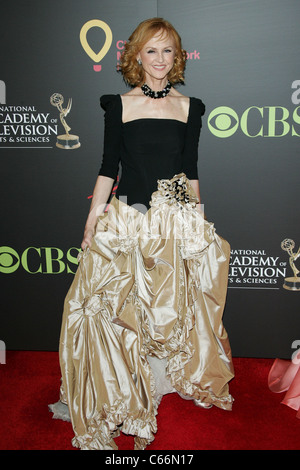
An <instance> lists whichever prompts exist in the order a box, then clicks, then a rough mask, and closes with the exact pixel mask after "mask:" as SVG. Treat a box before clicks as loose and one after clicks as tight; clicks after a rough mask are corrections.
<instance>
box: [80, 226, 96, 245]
mask: <svg viewBox="0 0 300 470" xmlns="http://www.w3.org/2000/svg"><path fill="white" fill-rule="evenodd" d="M93 236H94V230H92V229H91V228H86V229H85V231H84V234H83V240H82V242H81V249H82V250H85V249H86V248H87V247H88V248H90V247H91V245H92V238H93Z"/></svg>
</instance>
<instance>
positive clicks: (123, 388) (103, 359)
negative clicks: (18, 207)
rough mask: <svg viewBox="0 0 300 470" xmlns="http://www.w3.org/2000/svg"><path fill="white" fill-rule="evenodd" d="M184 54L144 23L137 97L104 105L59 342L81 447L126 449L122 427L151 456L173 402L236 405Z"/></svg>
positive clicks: (126, 72)
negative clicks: (165, 408) (184, 86)
mask: <svg viewBox="0 0 300 470" xmlns="http://www.w3.org/2000/svg"><path fill="white" fill-rule="evenodd" d="M185 59H186V53H185V51H183V50H182V47H181V40H180V37H179V36H178V33H177V32H176V31H175V29H174V28H173V26H172V25H170V24H169V23H168V22H167V21H165V20H163V19H160V18H154V19H150V20H146V21H144V22H143V23H141V24H140V25H139V26H138V27H137V29H136V30H135V31H134V32H133V34H132V35H131V37H130V38H129V41H128V43H127V44H126V47H125V51H124V54H123V57H122V63H121V71H122V73H123V76H124V78H125V80H126V81H127V82H128V83H129V84H130V85H131V86H133V88H132V89H131V91H129V92H128V93H126V94H124V95H122V96H120V95H106V96H103V97H102V98H101V104H102V106H103V108H104V109H105V136H104V154H103V161H102V165H101V168H100V171H99V176H98V179H97V182H96V185H95V189H94V193H93V199H92V204H91V209H90V212H89V215H88V218H87V222H86V227H85V231H84V237H83V241H82V245H81V246H82V249H83V252H82V253H81V259H80V263H79V267H78V271H77V273H76V275H75V278H74V281H73V284H72V286H71V288H70V291H69V293H68V295H67V298H66V300H65V310H64V316H63V324H62V331H61V339H60V365H61V371H62V387H61V401H60V403H65V404H66V405H67V406H68V410H69V414H70V419H71V422H72V425H73V429H74V433H75V437H74V439H73V441H72V442H73V445H74V446H76V447H80V448H81V449H116V445H115V442H114V440H113V438H114V436H116V435H117V433H119V432H120V430H122V432H124V433H126V434H132V435H134V436H135V449H144V448H145V447H146V446H147V445H148V444H149V443H150V442H151V441H152V440H153V439H154V434H155V432H156V430H157V429H156V414H157V410H158V405H159V403H160V399H161V397H162V395H164V394H166V393H172V392H177V393H179V394H180V395H181V396H182V397H183V398H186V399H191V400H194V402H195V404H196V405H198V406H202V407H204V408H208V407H211V406H212V405H215V406H217V407H219V408H222V409H226V410H230V409H231V406H232V401H233V399H232V397H231V395H230V394H229V390H228V382H229V381H230V380H231V379H232V377H233V367H232V360H231V351H230V345H229V341H228V337H227V333H226V331H225V329H224V327H223V324H222V314H223V309H224V304H225V298H226V289H227V275H228V260H229V252H230V250H229V245H228V243H227V242H226V241H225V240H223V239H221V238H220V237H219V236H218V235H217V234H216V233H215V230H214V227H213V224H210V223H208V222H207V221H206V220H205V219H204V217H203V215H202V212H201V208H200V191H199V184H198V170H197V160H198V140H199V135H200V130H201V116H202V115H203V114H204V105H203V103H202V101H201V100H200V99H196V98H187V97H185V96H183V95H182V94H181V93H179V92H178V91H176V90H175V88H173V85H174V84H175V83H179V82H182V81H183V72H184V68H185ZM119 162H121V167H122V174H121V178H120V182H119V185H118V188H117V191H116V194H115V195H114V196H113V197H112V199H111V201H110V203H109V207H108V210H105V208H106V203H107V201H108V200H109V197H110V194H111V191H112V188H113V184H114V182H115V179H116V177H117V175H118V171H119ZM51 409H52V410H53V411H54V412H55V417H59V416H60V415H59V412H57V411H56V406H55V405H54V406H53V405H52V407H51Z"/></svg>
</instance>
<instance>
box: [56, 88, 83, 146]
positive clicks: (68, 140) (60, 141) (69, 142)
mask: <svg viewBox="0 0 300 470" xmlns="http://www.w3.org/2000/svg"><path fill="white" fill-rule="evenodd" d="M63 102H64V98H63V96H62V95H61V94H60V93H54V94H53V95H52V96H51V98H50V103H51V104H52V106H55V107H56V108H57V109H58V110H59V116H60V120H61V123H62V125H63V126H64V128H65V131H66V133H65V134H63V135H58V136H57V142H56V147H59V148H61V149H66V150H70V149H71V150H72V149H77V148H78V147H80V142H79V137H78V135H72V134H69V131H70V130H71V127H69V126H68V124H67V123H66V121H65V117H66V116H67V115H68V114H69V112H70V111H71V107H72V99H70V100H69V101H68V106H67V107H66V108H63V106H62V105H63Z"/></svg>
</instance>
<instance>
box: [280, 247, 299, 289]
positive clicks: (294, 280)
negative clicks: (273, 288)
mask: <svg viewBox="0 0 300 470" xmlns="http://www.w3.org/2000/svg"><path fill="white" fill-rule="evenodd" d="M281 248H282V249H283V250H284V251H287V252H288V254H289V255H290V259H289V262H290V266H291V268H292V271H293V273H294V276H293V277H287V278H285V280H284V284H283V287H284V288H285V289H287V290H293V291H300V277H298V274H299V272H300V271H299V270H298V269H297V268H296V266H295V264H294V261H296V259H297V258H299V256H300V247H299V248H298V251H297V253H294V252H293V249H294V248H295V242H294V240H291V239H290V238H285V240H283V241H282V242H281Z"/></svg>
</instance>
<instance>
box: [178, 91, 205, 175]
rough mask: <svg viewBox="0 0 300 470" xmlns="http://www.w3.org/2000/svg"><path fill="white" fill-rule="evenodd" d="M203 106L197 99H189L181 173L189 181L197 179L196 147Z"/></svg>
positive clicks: (203, 111)
mask: <svg viewBox="0 0 300 470" xmlns="http://www.w3.org/2000/svg"><path fill="white" fill-rule="evenodd" d="M204 113H205V105H204V104H203V103H202V101H201V100H200V99H198V98H190V111H189V119H188V122H187V127H186V134H185V145H184V152H183V170H182V171H183V172H184V173H185V174H186V176H187V177H188V178H189V179H191V180H197V179H198V147H199V138H200V132H201V127H202V116H203V114H204Z"/></svg>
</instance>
